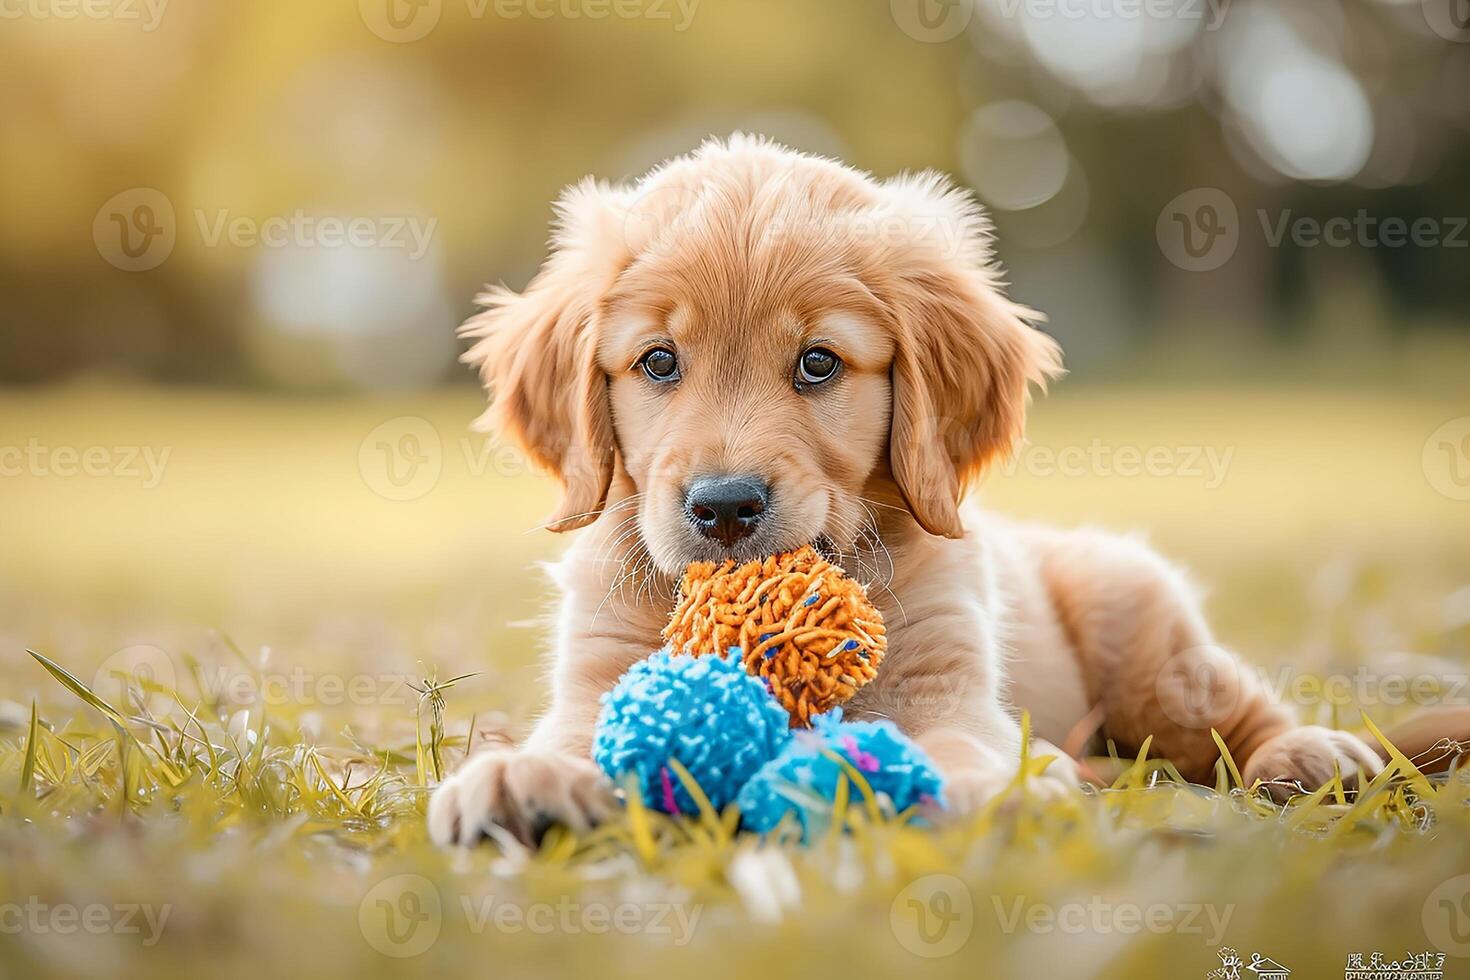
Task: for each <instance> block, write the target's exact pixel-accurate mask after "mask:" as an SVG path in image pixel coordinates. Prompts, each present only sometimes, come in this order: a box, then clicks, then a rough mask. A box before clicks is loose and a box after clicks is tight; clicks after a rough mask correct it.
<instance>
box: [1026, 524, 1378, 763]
mask: <svg viewBox="0 0 1470 980" xmlns="http://www.w3.org/2000/svg"><path fill="white" fill-rule="evenodd" d="M1044 546H1045V548H1046V552H1045V558H1044V560H1043V563H1042V573H1043V577H1044V579H1045V581H1046V585H1047V588H1048V591H1049V593H1050V595H1051V598H1052V602H1053V604H1054V606H1055V608H1056V610H1057V614H1058V616H1059V617H1060V619H1061V622H1062V625H1063V627H1064V629H1065V630H1066V632H1067V634H1068V636H1069V638H1070V639H1071V641H1072V643H1073V645H1074V647H1075V648H1076V650H1077V652H1078V654H1079V656H1080V659H1081V662H1082V667H1083V671H1084V673H1085V674H1086V682H1087V687H1088V689H1089V691H1091V692H1092V695H1093V697H1094V699H1095V700H1096V702H1097V703H1099V704H1100V705H1101V706H1102V709H1103V715H1104V722H1103V725H1104V730H1105V731H1106V733H1107V734H1108V736H1109V737H1111V738H1113V739H1115V740H1116V741H1117V742H1119V743H1120V744H1121V745H1122V746H1124V747H1126V748H1129V749H1136V748H1137V747H1138V746H1140V745H1142V743H1143V741H1144V739H1146V738H1147V737H1148V736H1150V735H1152V736H1153V738H1154V741H1153V747H1152V751H1153V752H1154V753H1155V754H1157V755H1159V756H1163V757H1165V758H1168V759H1171V760H1172V761H1173V762H1174V764H1175V765H1176V766H1178V768H1179V771H1180V772H1181V773H1182V774H1183V775H1184V776H1185V778H1187V779H1191V780H1196V781H1209V779H1210V777H1211V774H1212V772H1213V769H1214V765H1215V761H1216V760H1217V759H1218V758H1219V754H1220V753H1219V749H1218V747H1217V746H1216V745H1215V743H1214V739H1213V738H1212V737H1211V734H1210V731H1211V729H1214V730H1215V731H1218V732H1219V733H1220V736H1221V738H1223V739H1224V741H1225V744H1226V746H1227V747H1228V748H1229V749H1230V754H1231V756H1232V757H1233V758H1234V759H1235V761H1236V763H1237V764H1238V765H1240V766H1241V767H1242V776H1243V778H1244V779H1245V781H1246V783H1247V784H1250V783H1253V782H1254V781H1255V780H1256V779H1261V780H1263V781H1276V780H1280V781H1285V782H1295V783H1300V784H1301V786H1302V787H1304V788H1306V789H1314V788H1316V787H1318V786H1321V785H1322V784H1323V783H1325V782H1326V781H1328V780H1329V779H1331V778H1332V773H1333V770H1334V766H1335V767H1336V768H1338V769H1339V770H1341V772H1342V774H1343V776H1344V778H1347V779H1351V778H1355V777H1356V776H1357V775H1358V774H1359V773H1364V774H1367V775H1368V776H1371V775H1373V774H1374V773H1376V772H1378V771H1379V769H1380V768H1381V767H1382V763H1381V761H1380V760H1379V759H1378V757H1377V756H1376V755H1375V754H1374V753H1373V752H1371V751H1369V750H1368V749H1367V747H1366V746H1364V745H1363V744H1362V742H1360V741H1359V740H1357V739H1355V738H1352V737H1351V736H1348V735H1346V734H1344V733H1342V732H1334V731H1331V730H1329V729H1325V728H1321V727H1318V726H1300V727H1299V726H1296V725H1295V724H1294V722H1293V720H1292V718H1291V716H1290V715H1289V713H1288V712H1287V711H1286V710H1285V709H1283V708H1282V707H1281V706H1280V705H1278V704H1276V703H1274V702H1273V700H1272V699H1271V697H1270V694H1269V692H1268V691H1267V689H1266V687H1265V685H1264V684H1263V683H1262V682H1261V679H1260V677H1259V676H1258V675H1257V673H1256V672H1255V671H1254V670H1252V669H1251V668H1250V667H1248V666H1247V665H1245V664H1243V663H1242V662H1241V661H1240V660H1239V658H1237V657H1236V656H1235V655H1234V654H1233V653H1231V652H1230V651H1228V650H1225V649H1223V648H1221V647H1220V646H1219V645H1217V644H1216V643H1215V639H1214V636H1213V635H1212V634H1211V633H1210V630H1209V627H1208V625H1207V624H1206V623H1205V620H1204V616H1203V615H1202V613H1201V610H1200V606H1199V600H1198V598H1197V597H1196V595H1195V593H1194V590H1193V589H1192V588H1190V586H1189V585H1188V583H1187V582H1186V581H1185V579H1184V578H1183V576H1182V575H1180V573H1179V572H1178V571H1176V570H1175V569H1173V568H1172V567H1170V566H1169V565H1168V564H1167V563H1165V562H1164V561H1163V560H1162V559H1161V558H1159V557H1158V556H1157V555H1156V554H1154V553H1153V552H1151V551H1149V550H1148V549H1147V548H1146V547H1144V546H1143V545H1141V544H1139V543H1138V542H1136V541H1133V540H1130V539H1125V538H1118V537H1113V536H1109V535H1104V534H1098V533H1095V532H1077V533H1074V534H1066V535H1058V536H1057V537H1055V538H1054V539H1051V540H1050V541H1048V542H1046V544H1045V545H1044Z"/></svg>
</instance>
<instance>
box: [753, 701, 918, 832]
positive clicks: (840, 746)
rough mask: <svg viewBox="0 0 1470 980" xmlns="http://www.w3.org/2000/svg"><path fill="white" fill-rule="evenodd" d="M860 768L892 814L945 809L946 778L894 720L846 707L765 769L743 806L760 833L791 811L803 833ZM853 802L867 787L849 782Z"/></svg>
mask: <svg viewBox="0 0 1470 980" xmlns="http://www.w3.org/2000/svg"><path fill="white" fill-rule="evenodd" d="M839 758H840V759H841V760H843V762H846V764H847V766H850V767H851V768H852V769H853V770H856V771H857V773H858V774H859V775H861V776H862V778H863V780H864V781H865V782H866V783H867V784H868V786H869V787H870V788H871V789H872V791H873V795H874V796H875V797H877V799H878V802H879V805H880V806H881V807H883V808H884V809H885V810H886V811H887V812H888V813H889V815H893V814H897V813H902V812H903V811H905V810H907V809H909V808H910V807H913V806H919V805H928V804H933V805H936V806H943V800H942V797H943V792H944V783H943V780H942V779H941V777H940V775H939V773H938V771H937V770H936V769H935V768H934V764H933V763H932V762H930V761H929V757H928V756H927V755H925V754H924V751H923V750H922V749H920V748H919V747H918V746H917V745H915V744H914V743H913V742H912V741H911V740H910V739H909V738H908V737H907V736H905V735H904V734H903V733H902V732H900V731H899V730H898V729H897V728H896V727H895V726H894V724H893V722H891V721H843V720H842V709H841V708H834V709H833V710H832V711H830V712H828V713H826V714H824V715H819V716H817V717H816V718H815V719H813V729H812V731H810V732H798V733H797V734H796V735H795V737H794V738H792V740H791V741H790V742H788V743H787V744H786V746H785V747H784V748H783V749H782V750H781V753H780V754H779V755H778V756H776V757H775V758H774V759H772V760H771V761H770V762H768V763H766V764H765V765H764V766H762V767H761V768H760V770H759V771H758V772H756V773H755V775H754V776H752V777H751V778H750V780H749V781H748V782H747V783H746V784H745V786H744V787H743V788H742V789H741V790H740V793H739V795H738V797H737V799H736V803H737V804H738V805H739V807H740V812H741V815H742V818H743V820H744V823H745V826H746V827H748V828H749V829H751V830H754V831H757V832H759V833H766V832H768V831H770V830H774V829H775V828H776V826H777V825H778V824H780V822H781V820H782V818H783V817H785V816H786V815H787V814H792V815H793V816H794V817H795V818H796V822H797V824H798V825H799V826H800V827H801V831H802V836H803V837H805V836H807V835H808V834H809V833H810V832H811V830H812V824H813V823H814V822H815V820H816V819H818V816H817V811H816V810H815V809H814V808H813V807H812V805H811V804H812V803H813V802H814V801H818V800H819V801H822V802H825V803H830V802H832V801H833V800H835V799H836V798H837V785H838V782H839V781H840V780H841V778H842V776H843V775H845V774H848V775H849V779H848V781H849V783H851V782H852V779H851V776H850V774H849V770H848V769H847V768H846V767H845V766H844V765H843V764H842V762H839V761H838V759H839ZM849 792H850V793H851V794H852V795H851V797H850V799H851V800H853V801H861V798H862V796H861V790H860V789H859V788H858V787H856V786H852V785H850V786H849Z"/></svg>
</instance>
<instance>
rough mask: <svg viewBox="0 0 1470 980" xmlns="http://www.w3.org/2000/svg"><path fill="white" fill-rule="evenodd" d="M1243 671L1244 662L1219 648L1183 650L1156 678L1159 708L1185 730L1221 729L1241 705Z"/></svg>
mask: <svg viewBox="0 0 1470 980" xmlns="http://www.w3.org/2000/svg"><path fill="white" fill-rule="evenodd" d="M1240 670H1241V667H1240V661H1238V660H1236V659H1235V657H1234V656H1232V655H1231V653H1230V652H1229V651H1228V650H1222V649H1221V648H1219V647H1217V646H1213V645H1210V644H1205V645H1202V646H1196V647H1190V648H1188V649H1186V650H1181V651H1179V652H1178V653H1176V654H1174V655H1173V656H1172V657H1170V658H1169V659H1168V660H1166V661H1164V664H1163V666H1162V667H1160V668H1159V672H1158V674H1157V675H1156V676H1155V678H1154V695H1155V696H1156V697H1157V698H1158V700H1159V709H1160V710H1161V711H1163V712H1164V717H1166V718H1168V719H1169V720H1170V721H1172V722H1174V724H1176V725H1181V726H1183V727H1185V728H1190V729H1194V730H1196V731H1199V730H1202V729H1206V728H1219V727H1220V726H1221V725H1222V724H1223V723H1224V722H1225V721H1226V720H1227V719H1228V718H1230V716H1231V715H1233V714H1234V713H1235V709H1236V707H1237V706H1238V705H1239V704H1240V688H1241V676H1240Z"/></svg>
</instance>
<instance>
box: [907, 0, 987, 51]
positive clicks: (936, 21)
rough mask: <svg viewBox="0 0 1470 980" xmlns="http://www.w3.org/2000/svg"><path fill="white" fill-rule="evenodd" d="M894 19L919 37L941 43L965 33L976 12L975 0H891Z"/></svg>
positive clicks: (908, 33) (915, 36)
mask: <svg viewBox="0 0 1470 980" xmlns="http://www.w3.org/2000/svg"><path fill="white" fill-rule="evenodd" d="M888 9H889V12H890V13H891V14H892V15H893V22H894V23H895V24H897V25H898V29H899V30H901V31H903V32H904V33H905V34H907V35H908V36H909V37H911V38H913V39H914V40H915V41H923V42H925V43H926V44H941V43H943V42H945V41H952V40H954V39H955V38H957V37H959V36H960V35H961V34H963V33H964V31H965V28H966V27H969V26H970V19H971V18H972V17H974V16H975V0H888Z"/></svg>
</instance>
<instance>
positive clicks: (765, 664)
mask: <svg viewBox="0 0 1470 980" xmlns="http://www.w3.org/2000/svg"><path fill="white" fill-rule="evenodd" d="M679 593H680V597H679V604H678V606H677V607H675V609H674V613H673V615H672V616H671V617H670V619H669V624H668V625H667V626H665V627H664V634H663V635H664V640H665V641H666V642H667V643H668V644H669V646H670V648H671V649H673V650H674V651H675V652H676V653H689V654H694V655H700V654H706V653H724V652H725V651H727V650H729V649H730V648H731V647H738V648H739V649H740V651H741V659H742V662H743V663H744V665H745V669H746V670H747V671H748V672H750V673H751V674H752V675H753V676H755V677H759V678H762V679H763V680H765V682H766V686H767V687H769V688H770V690H771V693H772V694H774V695H775V696H776V699H777V700H778V701H780V702H781V705H782V706H783V707H784V708H785V709H786V710H787V711H788V712H790V713H791V727H793V728H796V727H808V726H810V725H811V719H812V716H813V715H817V714H821V713H822V712H824V711H826V710H827V709H829V708H832V707H834V706H836V705H839V704H841V703H842V702H844V701H846V700H847V699H848V698H850V697H852V696H853V695H854V694H856V693H857V691H858V689H859V688H861V687H862V686H863V685H864V684H867V683H868V682H869V681H871V680H872V679H873V678H874V677H875V676H877V673H878V664H879V663H881V662H882V660H883V653H884V651H885V650H886V649H887V648H888V640H887V637H886V635H885V633H884V629H883V617H882V616H881V615H880V614H879V612H878V610H877V609H876V608H874V607H873V604H872V603H871V602H869V601H868V595H867V592H866V590H864V588H863V587H862V585H860V584H859V583H857V582H855V581H853V580H852V579H850V578H848V577H847V575H846V574H845V573H844V572H843V571H842V569H840V568H838V567H837V566H836V565H833V564H832V563H831V562H829V561H827V560H826V559H825V558H823V557H822V556H821V555H819V554H817V552H816V551H815V550H813V549H812V548H811V547H803V548H800V549H798V550H796V551H792V552H787V553H786V554H783V555H775V556H773V557H771V558H767V559H765V560H764V561H750V562H746V563H745V564H743V565H737V564H735V562H734V561H733V560H728V561H726V562H724V563H723V564H721V565H716V564H715V563H714V562H695V563H694V564H692V565H690V566H689V568H688V569H687V570H686V571H685V573H684V580H683V582H682V583H681V584H680V586H679Z"/></svg>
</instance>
